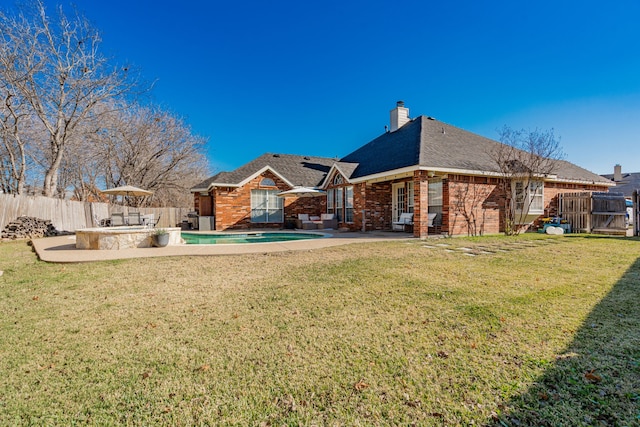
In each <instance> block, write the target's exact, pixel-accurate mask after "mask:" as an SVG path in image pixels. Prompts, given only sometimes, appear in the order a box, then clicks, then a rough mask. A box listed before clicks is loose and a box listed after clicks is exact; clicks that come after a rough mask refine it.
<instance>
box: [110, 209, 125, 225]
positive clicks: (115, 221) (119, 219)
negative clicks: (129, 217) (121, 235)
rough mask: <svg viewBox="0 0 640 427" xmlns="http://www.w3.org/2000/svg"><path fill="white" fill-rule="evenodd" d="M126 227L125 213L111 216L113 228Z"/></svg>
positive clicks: (115, 213) (116, 213)
mask: <svg viewBox="0 0 640 427" xmlns="http://www.w3.org/2000/svg"><path fill="white" fill-rule="evenodd" d="M122 225H124V213H122V212H114V213H112V214H111V226H112V227H118V226H122Z"/></svg>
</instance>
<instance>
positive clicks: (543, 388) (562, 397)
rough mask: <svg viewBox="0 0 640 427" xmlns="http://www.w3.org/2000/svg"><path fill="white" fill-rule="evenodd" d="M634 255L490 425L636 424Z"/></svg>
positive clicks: (639, 329)
mask: <svg viewBox="0 0 640 427" xmlns="http://www.w3.org/2000/svg"><path fill="white" fill-rule="evenodd" d="M639 299H640V259H638V260H636V261H635V262H634V264H633V265H632V266H631V267H630V268H629V269H628V270H627V271H626V272H625V274H624V276H623V277H622V278H621V279H620V280H619V281H618V282H617V283H616V285H615V286H614V288H613V289H612V290H611V292H609V294H607V295H606V297H604V298H603V299H602V300H601V301H600V302H599V303H598V304H597V305H596V306H595V308H594V309H593V311H592V312H591V313H590V314H589V316H588V317H587V319H586V320H585V322H584V323H583V324H582V326H581V328H580V329H579V330H578V331H577V332H576V335H575V338H574V340H573V341H572V343H571V344H570V345H569V347H568V348H566V349H565V351H564V353H563V354H561V355H559V356H558V357H557V358H556V360H555V362H554V363H553V365H552V366H551V367H550V368H548V369H547V370H546V371H545V373H544V375H543V376H542V377H540V378H538V380H537V382H536V383H535V384H534V385H532V386H531V387H530V388H529V389H528V390H527V391H526V392H525V393H523V394H521V395H519V396H517V397H516V398H514V399H512V400H510V401H508V402H505V404H504V407H503V409H502V411H501V414H499V415H498V416H497V417H494V418H493V419H491V420H488V422H487V424H488V425H495V426H510V427H511V426H528V425H536V426H559V425H572V426H578V425H587V426H631V425H640V304H639V302H640V301H639Z"/></svg>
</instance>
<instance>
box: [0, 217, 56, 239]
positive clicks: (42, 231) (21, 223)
mask: <svg viewBox="0 0 640 427" xmlns="http://www.w3.org/2000/svg"><path fill="white" fill-rule="evenodd" d="M60 234H61V233H60V232H59V231H58V230H56V228H55V227H54V226H53V224H52V223H51V221H49V220H44V219H39V218H33V217H29V216H21V217H19V218H17V219H15V220H13V221H11V222H10V223H9V224H7V226H6V227H5V228H4V230H2V233H0V238H2V239H11V240H15V239H35V238H39V237H51V236H58V235H60Z"/></svg>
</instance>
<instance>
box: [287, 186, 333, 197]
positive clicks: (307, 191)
mask: <svg viewBox="0 0 640 427" xmlns="http://www.w3.org/2000/svg"><path fill="white" fill-rule="evenodd" d="M325 194H327V193H326V192H325V191H322V190H317V189H315V188H311V187H295V188H292V189H291V190H287V191H282V192H280V193H278V197H318V196H324V195H325Z"/></svg>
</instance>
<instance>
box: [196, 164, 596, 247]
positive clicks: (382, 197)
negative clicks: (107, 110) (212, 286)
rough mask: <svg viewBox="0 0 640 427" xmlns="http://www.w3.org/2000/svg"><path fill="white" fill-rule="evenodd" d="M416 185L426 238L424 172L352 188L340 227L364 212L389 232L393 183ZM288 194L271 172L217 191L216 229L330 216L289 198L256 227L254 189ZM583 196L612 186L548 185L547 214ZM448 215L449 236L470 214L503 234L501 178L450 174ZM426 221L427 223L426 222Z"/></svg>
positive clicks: (357, 224) (315, 203)
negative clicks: (571, 195) (278, 217)
mask: <svg viewBox="0 0 640 427" xmlns="http://www.w3.org/2000/svg"><path fill="white" fill-rule="evenodd" d="M264 178H270V179H272V180H273V181H274V182H275V183H276V186H275V187H260V182H261V181H262V179H264ZM409 180H413V182H414V210H415V212H414V223H415V224H416V226H415V227H414V235H415V236H418V237H426V236H427V234H428V230H427V226H426V224H427V218H426V217H425V218H423V217H422V215H421V211H422V209H421V207H422V206H428V200H427V198H428V186H427V182H428V180H429V178H428V176H427V175H426V172H425V171H416V172H415V173H414V176H413V177H412V178H407V179H404V180H396V181H386V182H379V183H373V184H371V183H360V184H355V185H354V186H353V187H354V188H353V198H354V222H353V223H350V224H347V223H342V224H340V225H339V226H340V227H342V228H348V229H349V230H352V231H359V230H362V229H363V224H362V218H363V215H362V211H363V210H365V216H364V217H365V224H364V227H365V229H366V230H367V231H371V230H390V229H391V217H392V191H391V188H392V184H393V183H395V182H407V181H409ZM258 188H263V189H277V190H280V191H284V190H288V189H290V187H289V186H288V185H287V184H286V183H285V182H284V181H282V180H280V179H279V178H278V177H277V176H276V175H274V174H273V173H271V172H270V171H266V172H265V173H263V174H262V175H261V176H259V177H256V178H255V179H253V180H251V181H250V182H249V183H247V184H246V185H244V186H243V187H241V188H215V189H214V190H213V194H212V195H213V197H214V200H215V202H214V215H215V221H216V230H226V229H248V228H282V227H284V226H285V223H286V222H287V221H288V220H293V219H295V218H296V217H297V214H299V213H308V214H311V215H320V214H321V213H324V212H326V210H327V204H326V197H313V198H285V208H284V216H285V223H269V224H257V223H251V190H252V189H258ZM578 191H608V189H607V187H603V186H597V185H582V184H558V183H550V182H545V188H544V196H545V206H546V209H545V215H544V216H554V215H556V214H557V201H558V197H557V196H558V194H560V193H565V192H578ZM442 193H443V207H442V209H443V212H442V220H441V221H442V226H441V231H442V232H444V233H448V234H450V235H465V234H468V233H469V224H468V222H467V220H466V219H465V216H464V212H467V214H469V213H471V212H474V213H475V224H476V225H475V226H476V233H477V234H495V233H500V232H502V231H503V230H504V214H503V207H504V203H505V197H504V194H503V192H502V190H501V188H500V184H499V180H498V179H497V178H489V177H472V176H466V175H448V176H447V177H445V178H444V179H443V180H442ZM199 202H200V201H199V194H198V193H196V194H194V207H195V209H196V210H198V208H199V206H198V205H199ZM423 220H424V221H423Z"/></svg>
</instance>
